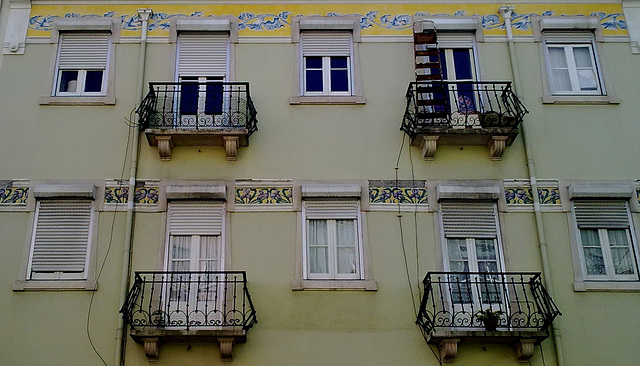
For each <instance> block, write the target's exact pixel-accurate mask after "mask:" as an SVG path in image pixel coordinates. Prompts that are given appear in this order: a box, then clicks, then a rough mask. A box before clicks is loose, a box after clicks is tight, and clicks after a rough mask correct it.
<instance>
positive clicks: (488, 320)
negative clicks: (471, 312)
mask: <svg viewBox="0 0 640 366" xmlns="http://www.w3.org/2000/svg"><path fill="white" fill-rule="evenodd" d="M502 314H504V312H503V311H502V310H496V311H493V310H491V308H487V309H484V310H480V311H478V312H477V313H476V315H475V318H476V319H477V320H478V321H481V322H482V324H483V325H484V329H485V330H486V331H487V332H493V331H495V330H496V328H498V324H500V319H502Z"/></svg>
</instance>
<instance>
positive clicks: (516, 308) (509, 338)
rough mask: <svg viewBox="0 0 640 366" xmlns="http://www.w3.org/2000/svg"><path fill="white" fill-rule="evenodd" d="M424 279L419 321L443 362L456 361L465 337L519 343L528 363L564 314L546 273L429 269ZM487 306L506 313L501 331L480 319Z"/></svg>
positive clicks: (521, 358)
mask: <svg viewBox="0 0 640 366" xmlns="http://www.w3.org/2000/svg"><path fill="white" fill-rule="evenodd" d="M423 284H424V294H423V296H422V302H421V304H420V311H419V312H418V319H417V321H416V323H417V324H418V325H419V326H420V328H421V329H422V330H423V332H424V334H425V335H426V337H427V340H428V342H429V343H431V344H436V345H438V346H439V347H440V355H441V357H442V360H443V362H453V360H454V358H455V356H456V354H457V350H458V348H457V347H458V343H459V342H475V343H508V344H513V345H515V347H516V350H517V353H518V360H519V361H520V362H527V361H528V360H529V359H530V358H531V356H532V355H533V348H534V345H536V344H538V343H540V342H542V341H543V340H544V339H546V338H547V337H549V332H548V329H549V326H550V325H551V322H552V321H553V320H554V319H555V318H556V316H558V315H561V314H560V311H559V310H558V308H557V307H556V305H555V304H554V303H553V300H552V299H551V297H550V296H549V294H548V293H547V291H546V290H545V288H544V286H543V285H542V280H541V278H540V273H515V272H500V273H498V272H494V273H486V272H485V273H474V272H429V273H427V276H426V277H425V279H424V280H423ZM487 310H489V311H492V312H494V313H495V312H499V313H498V314H500V315H499V320H498V321H497V323H495V324H494V326H495V330H492V329H490V326H487V325H485V324H484V323H483V321H482V320H481V319H479V318H478V315H479V314H480V312H482V311H485V312H486V311H487ZM487 328H489V329H487Z"/></svg>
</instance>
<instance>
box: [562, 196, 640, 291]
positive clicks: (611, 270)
mask: <svg viewBox="0 0 640 366" xmlns="http://www.w3.org/2000/svg"><path fill="white" fill-rule="evenodd" d="M589 201H590V200H585V199H576V201H573V202H572V211H571V213H572V216H573V220H572V223H573V230H574V232H575V240H576V243H577V247H578V248H577V249H578V257H579V262H580V270H581V272H582V278H583V279H584V281H601V282H638V281H640V277H639V274H638V249H637V248H638V247H637V242H636V240H635V238H636V236H635V231H634V228H633V225H632V223H633V220H632V218H631V214H630V211H629V204H628V202H627V201H623V200H615V201H609V200H608V202H610V203H612V205H614V204H624V206H625V209H626V211H627V222H626V224H623V225H620V226H619V227H613V226H609V225H606V224H600V225H599V224H597V223H595V224H593V225H589V226H588V227H580V225H579V223H578V220H577V218H576V217H577V216H576V205H578V206H579V205H580V204H583V205H584V204H588V202H589ZM597 218H598V217H597V216H595V215H594V216H593V219H594V220H595V219H597ZM582 230H596V231H597V233H598V239H599V244H600V249H601V251H602V257H603V261H604V266H605V271H606V274H604V275H590V274H588V272H587V267H586V260H585V255H584V248H585V244H586V243H584V242H583V240H582V235H581V231H582ZM609 230H624V231H625V233H626V237H627V242H628V244H629V247H628V248H629V252H630V254H631V255H632V261H633V270H634V272H635V273H633V274H615V266H614V263H613V258H612V254H611V246H610V244H611V243H610V242H609V237H608V231H609Z"/></svg>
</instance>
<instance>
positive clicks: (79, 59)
mask: <svg viewBox="0 0 640 366" xmlns="http://www.w3.org/2000/svg"><path fill="white" fill-rule="evenodd" d="M110 37H111V34H109V33H62V34H61V35H60V53H59V55H58V69H59V70H105V69H106V68H107V59H108V56H109V45H110V42H109V38H110Z"/></svg>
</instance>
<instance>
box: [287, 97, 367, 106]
mask: <svg viewBox="0 0 640 366" xmlns="http://www.w3.org/2000/svg"><path fill="white" fill-rule="evenodd" d="M289 104H293V105H299V104H327V105H330V104H338V105H340V104H366V99H365V98H364V97H358V96H345V97H339V96H321V97H320V96H318V97H304V96H302V97H291V98H290V99H289Z"/></svg>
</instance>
